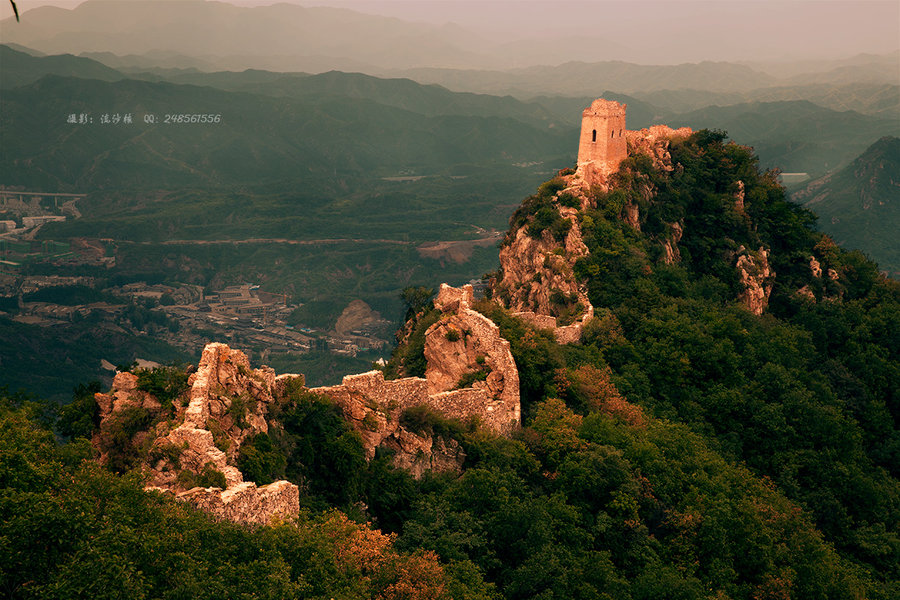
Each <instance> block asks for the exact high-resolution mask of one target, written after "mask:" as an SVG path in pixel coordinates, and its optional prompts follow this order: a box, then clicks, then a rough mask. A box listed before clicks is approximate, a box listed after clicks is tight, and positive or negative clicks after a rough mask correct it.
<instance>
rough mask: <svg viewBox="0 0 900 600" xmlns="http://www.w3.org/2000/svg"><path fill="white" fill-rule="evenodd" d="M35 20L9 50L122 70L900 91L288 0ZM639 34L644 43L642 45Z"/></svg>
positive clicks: (131, 5) (842, 69)
mask: <svg viewBox="0 0 900 600" xmlns="http://www.w3.org/2000/svg"><path fill="white" fill-rule="evenodd" d="M571 8H572V7H571V6H570V7H569V9H571ZM23 16H24V17H25V18H23V19H22V22H20V23H15V22H13V21H12V19H11V18H10V19H7V20H5V21H3V23H2V29H3V42H4V43H14V44H19V45H21V46H24V47H28V48H34V49H36V50H38V51H40V52H43V53H45V54H61V53H71V54H81V53H84V54H85V55H86V56H88V57H91V58H95V59H97V60H100V61H102V62H103V63H105V64H106V65H108V66H110V67H113V68H116V69H129V70H130V69H135V68H136V69H148V68H155V67H167V68H195V69H199V70H203V71H216V70H230V71H241V70H244V69H248V68H256V69H266V70H272V71H284V72H298V71H303V72H312V73H319V72H325V71H330V70H340V71H359V72H365V73H368V74H370V75H377V76H380V77H409V78H412V79H415V80H417V81H420V82H422V83H437V84H440V85H444V86H446V87H449V88H451V89H454V90H457V91H471V92H479V93H489V94H494V95H506V94H513V95H517V96H534V95H542V94H555V95H570V96H572V95H587V96H595V97H596V95H597V94H598V93H599V92H600V91H602V90H604V89H612V90H616V91H618V92H620V93H626V94H633V93H635V92H638V91H644V92H647V91H657V90H666V89H670V90H671V89H696V90H706V91H715V92H727V93H734V92H739V93H743V92H749V91H752V90H755V89H759V88H764V87H771V86H791V87H793V86H805V85H819V84H827V85H845V84H848V83H854V84H859V83H865V84H867V85H877V84H890V85H898V84H900V53H894V54H891V55H887V56H877V55H859V56H856V57H852V58H850V59H845V60H833V61H808V62H805V63H798V64H797V65H796V66H793V67H792V65H791V64H787V65H784V64H777V65H773V64H767V63H750V64H737V63H727V62H709V61H706V62H698V63H686V64H679V65H671V66H660V65H637V64H631V63H627V62H621V61H620V60H608V59H610V58H621V56H622V54H621V48H617V47H618V44H617V42H616V41H614V39H619V38H617V37H616V36H615V35H613V36H610V35H602V34H599V35H592V36H587V37H585V36H582V35H579V34H577V33H575V32H572V31H566V30H565V28H564V26H562V25H563V22H562V21H561V22H559V23H554V24H548V25H549V26H548V31H546V32H545V33H544V34H543V35H540V36H534V37H533V39H524V40H517V41H508V40H503V39H499V38H494V37H493V36H491V35H489V34H487V33H485V34H476V33H473V32H472V31H470V30H467V29H465V28H463V27H460V26H459V25H455V24H453V23H448V24H444V25H436V24H430V23H423V22H418V21H415V20H405V19H401V18H392V17H384V16H377V15H372V14H365V13H362V12H356V11H352V10H347V9H343V8H329V7H303V6H299V5H297V4H288V3H279V4H272V5H269V6H254V7H246V6H234V5H231V4H227V3H225V2H204V1H201V0H182V1H179V2H177V3H173V2H170V1H164V0H129V1H128V2H109V1H103V0H88V1H87V2H84V3H82V4H80V5H78V6H77V7H75V8H74V9H72V10H66V9H62V8H56V7H49V6H44V7H39V8H35V9H32V10H28V11H27V13H26V14H25V15H23ZM409 18H410V19H414V17H409ZM564 18H567V19H571V18H573V16H572V15H565V17H564ZM574 18H577V17H574ZM560 26H562V27H560ZM636 37H637V40H638V41H634V43H635V45H641V41H640V35H639V34H638V35H637V36H636ZM632 41H633V40H632ZM653 41H654V42H661V40H653ZM720 43H721V41H720ZM714 52H715V49H711V53H712V54H711V55H712V56H715V54H714ZM573 58H576V59H580V60H581V61H583V62H579V61H578V60H575V61H573V60H572V59H573ZM549 65H556V66H549ZM512 67H517V68H512ZM750 99H751V98H745V99H744V100H750ZM757 99H759V98H757Z"/></svg>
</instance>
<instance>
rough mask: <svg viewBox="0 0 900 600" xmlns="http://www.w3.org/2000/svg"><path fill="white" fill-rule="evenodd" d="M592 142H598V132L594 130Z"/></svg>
mask: <svg viewBox="0 0 900 600" xmlns="http://www.w3.org/2000/svg"><path fill="white" fill-rule="evenodd" d="M591 141H592V142H596V141H597V130H596V129H595V130H594V137H593V139H591Z"/></svg>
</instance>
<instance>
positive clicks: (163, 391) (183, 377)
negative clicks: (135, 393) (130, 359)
mask: <svg viewBox="0 0 900 600" xmlns="http://www.w3.org/2000/svg"><path fill="white" fill-rule="evenodd" d="M135 375H137V378H138V380H137V388H138V389H139V390H141V391H144V392H147V393H149V394H153V396H154V397H155V398H156V399H157V400H159V402H160V404H162V405H163V406H164V407H170V406H172V402H173V401H174V400H175V398H177V397H178V396H179V395H181V393H182V392H184V391H186V390H187V389H188V374H187V373H186V372H185V370H184V369H182V368H179V367H176V366H168V367H156V368H155V369H138V370H137V371H135Z"/></svg>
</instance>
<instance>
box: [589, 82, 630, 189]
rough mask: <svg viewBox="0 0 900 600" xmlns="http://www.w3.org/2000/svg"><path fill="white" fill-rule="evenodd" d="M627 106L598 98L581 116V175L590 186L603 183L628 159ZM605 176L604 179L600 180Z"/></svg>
mask: <svg viewBox="0 0 900 600" xmlns="http://www.w3.org/2000/svg"><path fill="white" fill-rule="evenodd" d="M625 107H626V105H625V104H619V103H618V102H613V101H612V100H604V99H603V98H598V99H596V100H594V101H593V102H592V103H591V105H590V106H589V107H587V108H586V109H584V112H582V113H581V140H580V141H579V143H578V171H579V173H581V175H582V177H583V178H584V180H585V181H586V182H587V183H589V184H593V183H600V179H605V178H606V177H607V176H609V175H610V174H611V173H615V172H616V171H617V170H618V169H619V163H620V162H622V160H623V159H625V157H626V156H628V146H627V144H626V142H625ZM598 175H600V176H602V178H600V177H598Z"/></svg>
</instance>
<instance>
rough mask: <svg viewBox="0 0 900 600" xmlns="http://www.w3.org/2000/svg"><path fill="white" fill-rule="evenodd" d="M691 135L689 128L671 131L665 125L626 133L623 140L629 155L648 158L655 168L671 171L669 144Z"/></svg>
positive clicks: (691, 131)
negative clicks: (625, 141)
mask: <svg viewBox="0 0 900 600" xmlns="http://www.w3.org/2000/svg"><path fill="white" fill-rule="evenodd" d="M693 133H694V132H693V130H692V129H691V128H690V127H681V128H679V129H672V128H671V127H668V126H666V125H654V126H652V127H650V128H648V129H641V130H639V131H626V132H625V139H626V140H627V142H628V153H629V154H644V155H646V156H649V157H650V159H651V160H652V161H653V164H654V166H656V168H658V169H661V170H663V171H671V170H672V169H673V167H672V155H671V154H669V144H670V143H671V142H672V141H674V140H678V139H685V138H688V137H690V136H691V134H693Z"/></svg>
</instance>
